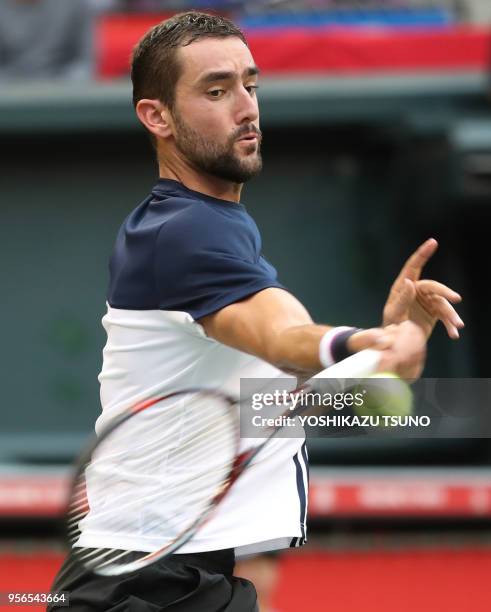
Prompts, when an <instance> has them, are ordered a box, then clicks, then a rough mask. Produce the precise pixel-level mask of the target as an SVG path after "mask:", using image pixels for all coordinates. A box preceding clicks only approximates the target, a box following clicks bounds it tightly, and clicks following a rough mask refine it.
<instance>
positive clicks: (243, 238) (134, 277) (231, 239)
mask: <svg viewBox="0 0 491 612" xmlns="http://www.w3.org/2000/svg"><path fill="white" fill-rule="evenodd" d="M267 287H280V288H283V286H282V285H281V284H280V283H279V282H278V280H277V273H276V270H275V269H274V268H273V266H272V265H271V264H270V263H268V262H267V261H266V260H265V259H264V257H263V256H262V255H261V236H260V234H259V230H258V228H257V226H256V224H255V222H254V220H253V219H252V217H251V216H250V215H249V214H248V213H247V211H246V209H245V206H243V205H242V204H239V203H235V202H228V201H225V200H219V199H217V198H213V197H211V196H208V195H205V194H202V193H199V192H197V191H192V190H191V189H188V188H187V187H185V186H184V185H182V184H181V183H179V182H177V181H173V180H170V179H160V180H159V181H158V183H157V185H156V186H155V188H154V189H153V191H152V193H151V195H150V196H149V197H148V198H147V199H146V200H144V201H143V202H142V203H141V204H140V206H138V207H137V208H136V209H135V210H134V211H133V212H132V213H131V214H130V215H129V216H128V217H127V219H126V220H125V221H124V223H123V225H122V227H121V229H120V230H119V233H118V237H117V240H116V245H115V247H114V251H113V255H112V257H111V262H110V282H109V293H108V302H109V304H110V306H112V307H113V308H123V309H129V310H155V309H160V310H178V311H183V312H187V313H189V314H190V315H191V316H192V317H193V318H194V319H200V318H201V317H204V316H206V315H208V314H211V313H213V312H216V311H218V310H220V309H221V308H223V307H225V306H227V305H229V304H232V303H234V302H237V301H238V300H241V299H244V298H246V297H247V296H249V295H252V294H254V293H256V292H258V291H261V290H262V289H266V288H267Z"/></svg>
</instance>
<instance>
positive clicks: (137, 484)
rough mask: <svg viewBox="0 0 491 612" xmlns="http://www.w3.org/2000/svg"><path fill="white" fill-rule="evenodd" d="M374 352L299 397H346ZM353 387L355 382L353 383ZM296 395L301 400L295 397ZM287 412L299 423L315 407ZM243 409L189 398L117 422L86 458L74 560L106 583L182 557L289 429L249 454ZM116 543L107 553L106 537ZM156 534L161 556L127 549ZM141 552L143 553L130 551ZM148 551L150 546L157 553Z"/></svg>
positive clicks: (197, 394)
mask: <svg viewBox="0 0 491 612" xmlns="http://www.w3.org/2000/svg"><path fill="white" fill-rule="evenodd" d="M379 358H380V353H379V352H377V351H373V350H365V351H361V352H359V353H356V354H355V355H353V356H351V357H349V358H348V359H345V360H344V361H342V362H340V363H338V364H335V365H334V366H332V367H330V368H327V369H326V370H324V371H322V372H320V373H319V374H318V375H317V376H315V377H314V378H311V379H310V380H309V381H307V383H305V384H304V385H302V387H301V388H298V389H296V390H295V392H294V393H293V395H298V394H305V393H307V392H312V391H316V390H318V389H320V388H322V391H323V392H325V391H326V390H331V391H334V392H340V391H346V390H347V389H349V388H350V387H352V386H353V385H355V384H356V383H357V382H359V381H357V380H356V379H359V378H364V377H368V376H370V375H371V374H373V373H374V372H375V371H376V370H377V366H378V363H379ZM350 379H353V380H350ZM290 395H292V394H290ZM292 406H293V404H292V405H287V406H285V407H284V411H283V406H282V408H281V410H282V412H283V414H285V415H287V416H288V417H295V416H296V415H298V414H300V413H304V412H305V411H306V410H308V404H307V403H305V404H304V403H303V402H298V401H297V402H295V408H292ZM239 410H240V402H239V400H237V399H236V398H232V397H230V396H228V395H226V394H224V393H222V392H220V391H216V390H209V389H188V390H184V391H178V392H175V393H170V394H168V395H164V396H162V397H157V398H152V399H150V400H148V401H145V402H141V403H139V404H138V405H136V406H134V407H132V408H131V409H129V410H127V411H126V412H124V413H122V414H120V415H119V416H118V417H117V418H115V419H113V420H112V422H111V423H110V425H109V426H107V427H106V428H105V429H104V430H103V431H101V432H99V435H98V437H97V439H96V440H95V441H94V442H93V443H92V444H91V445H90V446H89V447H88V448H87V449H86V451H85V452H84V453H83V454H82V456H81V457H80V458H79V460H78V462H77V465H76V469H75V476H74V480H73V484H72V487H71V493H70V498H69V504H68V510H67V513H66V517H67V518H66V532H67V536H68V541H69V545H70V546H71V548H72V551H73V557H74V558H75V559H76V560H77V561H78V562H80V563H81V564H82V565H83V566H84V567H85V568H86V569H88V570H90V571H92V572H95V573H96V574H99V575H105V576H115V575H121V574H127V573H130V572H134V571H136V570H138V569H141V568H143V567H146V566H148V565H150V564H151V563H154V562H155V561H157V560H159V559H162V558H163V557H165V556H167V555H170V554H172V553H174V552H176V551H177V550H178V549H179V548H181V547H182V546H183V545H184V544H185V543H186V542H188V541H189V540H190V539H191V538H192V537H193V535H194V534H195V533H196V532H197V531H198V530H199V529H200V528H201V527H202V526H203V525H204V524H205V523H206V521H207V520H208V519H209V518H210V516H211V515H212V513H213V511H214V510H215V508H216V507H217V506H218V505H219V504H220V503H221V502H222V501H223V499H224V498H225V497H226V496H227V495H228V494H229V492H230V490H231V489H232V487H234V485H235V483H236V482H237V480H238V479H239V478H240V476H241V475H242V474H243V473H244V471H245V470H247V468H248V466H249V465H250V464H251V462H252V461H253V460H254V458H255V457H256V456H257V455H258V454H259V453H260V452H261V450H262V449H263V448H264V446H265V445H267V444H268V443H269V442H270V440H272V439H274V438H275V437H277V436H278V433H279V432H280V431H281V429H282V427H281V426H276V427H272V428H271V429H270V430H268V432H267V436H266V437H265V438H264V439H263V440H261V441H260V442H259V444H258V441H257V440H256V441H255V445H251V447H250V448H247V449H246V450H243V445H241V444H239V443H240V441H241V439H240V427H239ZM104 533H105V534H111V533H112V534H122V539H121V537H117V536H114V538H113V539H114V545H115V546H114V547H112V544H113V542H112V541H111V537H106V539H105V540H104V547H102V548H101V547H100V546H99V543H100V537H99V536H100V535H101V534H104ZM131 533H138V534H139V536H140V537H141V538H142V539H143V540H145V536H146V534H151V537H152V543H151V548H152V549H153V550H152V552H148V551H147V552H145V551H138V550H124V549H121V541H124V534H131ZM130 548H134V547H130ZM147 548H148V547H147Z"/></svg>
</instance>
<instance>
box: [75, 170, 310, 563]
mask: <svg viewBox="0 0 491 612" xmlns="http://www.w3.org/2000/svg"><path fill="white" fill-rule="evenodd" d="M268 287H279V288H282V285H281V284H280V283H279V282H278V280H277V274H276V271H275V269H274V268H273V267H272V266H271V264H269V263H268V262H267V261H266V260H265V259H264V257H263V256H262V255H261V238H260V235H259V231H258V229H257V227H256V224H255V223H254V221H253V219H252V218H251V217H250V216H249V214H248V213H247V211H246V209H245V207H244V206H243V205H242V204H238V203H235V202H228V201H224V200H219V199H216V198H213V197H210V196H207V195H204V194H201V193H198V192H195V191H191V190H189V189H187V188H186V187H184V186H183V185H182V184H181V183H178V182H176V181H173V180H168V179H160V180H159V181H158V183H157V185H156V186H155V188H154V189H153V191H152V193H151V195H150V196H149V197H148V198H147V199H146V200H145V201H144V202H143V203H142V204H141V205H140V206H138V207H137V208H136V209H135V210H134V211H133V212H132V213H131V214H130V215H129V217H128V218H127V219H126V220H125V222H124V223H123V225H122V227H121V229H120V231H119V234H118V237H117V240H116V245H115V248H114V252H113V255H112V258H111V263H110V284H109V292H108V305H107V314H106V315H105V316H104V318H103V325H104V328H105V329H106V332H107V344H106V346H105V348H104V361H103V367H102V371H101V374H100V376H99V380H100V383H101V402H102V408H103V410H102V414H101V415H100V417H99V419H98V420H97V423H96V430H97V431H100V429H101V428H102V427H104V425H105V424H106V423H108V422H109V421H110V420H111V419H112V418H113V417H114V416H115V415H117V414H119V413H120V412H121V411H122V410H124V409H126V408H127V407H129V406H131V405H133V404H135V403H137V402H139V401H141V400H144V399H147V398H150V397H152V396H158V395H162V394H165V393H166V392H171V391H175V390H182V389H186V388H190V387H209V388H220V389H223V390H225V391H226V392H228V393H230V394H234V395H236V396H238V395H239V385H240V379H241V378H245V377H250V378H270V377H271V378H272V377H275V376H278V375H279V374H280V372H279V371H278V370H277V369H276V368H275V367H273V366H272V365H270V364H268V363H266V362H264V361H262V360H260V359H258V358H256V357H253V356H251V355H248V354H246V353H243V352H241V351H238V350H235V349H233V348H230V347H228V346H225V345H223V344H221V343H219V342H216V341H215V340H213V339H212V338H209V337H207V336H206V334H205V333H204V330H203V328H202V326H201V325H200V324H199V319H200V318H202V317H204V316H205V315H208V314H211V313H213V312H216V311H218V310H220V309H221V308H224V307H225V306H227V305H229V304H232V303H234V302H236V301H238V300H241V299H244V298H246V297H247V296H250V295H253V294H254V293H257V292H258V291H261V290H263V289H266V288H268ZM250 443H251V441H250V440H244V441H243V445H244V446H248V445H250ZM121 469H122V471H124V466H121ZM115 479H117V475H115ZM150 480H151V474H149V481H150ZM118 486H121V483H118ZM145 486H146V483H145V480H144V479H143V480H142V479H141V478H140V481H139V492H140V493H141V494H144V491H145ZM148 486H152V484H151V482H149V483H148ZM88 493H89V499H90V490H89V492H88ZM109 493H110V492H108V499H110V495H109ZM94 507H95V508H96V507H97V506H96V505H95V506H94ZM306 512H307V454H306V449H305V445H304V440H302V439H298V438H295V439H277V440H273V441H271V443H270V444H269V445H268V446H267V447H266V448H265V449H263V450H262V451H261V453H259V454H258V456H257V458H256V460H255V461H254V463H253V464H252V465H251V466H250V468H249V469H248V470H247V471H246V473H245V474H244V475H243V476H242V477H241V478H240V479H239V480H238V481H237V483H236V484H235V486H234V488H233V490H231V492H230V494H229V495H228V496H227V497H226V498H225V500H224V501H223V502H222V504H221V505H220V506H219V507H218V508H217V511H216V512H215V513H214V514H213V516H212V518H211V519H210V520H209V522H208V523H207V524H206V525H205V526H204V527H203V528H202V529H201V530H200V531H199V532H198V533H197V534H196V535H195V536H194V537H193V539H192V540H190V541H189V542H188V543H187V544H186V545H185V546H184V547H183V548H181V549H180V551H179V552H182V553H191V552H204V551H210V550H219V549H224V548H235V549H236V553H237V554H238V555H240V554H247V553H250V552H259V551H261V550H270V549H274V548H280V547H284V546H298V545H300V544H302V543H303V541H304V540H305V521H306ZM155 513H158V508H155ZM137 523H138V522H137V521H136V522H135V524H137ZM120 529H121V528H120ZM80 543H81V544H83V545H86V546H97V547H104V546H107V547H115V548H121V549H133V550H148V551H151V550H155V549H156V548H158V547H159V544H160V542H159V541H158V539H157V535H156V534H152V532H151V530H150V532H149V530H148V528H146V529H145V530H144V531H140V530H139V529H138V528H134V529H133V530H132V531H131V532H130V533H128V532H127V531H124V532H121V531H116V530H115V529H111V528H110V527H108V526H107V525H105V524H104V523H103V521H99V520H98V516H97V511H96V510H94V511H92V510H91V513H90V515H89V517H88V520H86V521H85V527H84V530H83V533H82V536H81V540H80Z"/></svg>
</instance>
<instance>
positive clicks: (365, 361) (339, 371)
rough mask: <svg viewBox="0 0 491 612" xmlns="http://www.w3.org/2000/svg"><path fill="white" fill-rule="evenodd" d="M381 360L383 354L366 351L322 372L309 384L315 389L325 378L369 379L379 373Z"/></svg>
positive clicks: (371, 350)
mask: <svg viewBox="0 0 491 612" xmlns="http://www.w3.org/2000/svg"><path fill="white" fill-rule="evenodd" d="M380 359H381V352H380V351H374V350H373V349H365V350H364V351H360V352H358V353H355V354H354V355H351V356H350V357H347V358H346V359H343V361H340V362H339V363H335V364H334V365H332V366H330V367H329V368H326V369H325V370H322V372H319V373H318V374H316V375H315V376H313V377H312V378H311V379H310V380H308V381H307V384H308V385H309V386H311V387H312V388H313V389H315V388H316V386H318V385H319V382H318V381H320V380H322V379H324V378H336V379H343V378H367V377H368V376H371V375H372V374H375V372H376V371H377V368H378V365H379V363H380Z"/></svg>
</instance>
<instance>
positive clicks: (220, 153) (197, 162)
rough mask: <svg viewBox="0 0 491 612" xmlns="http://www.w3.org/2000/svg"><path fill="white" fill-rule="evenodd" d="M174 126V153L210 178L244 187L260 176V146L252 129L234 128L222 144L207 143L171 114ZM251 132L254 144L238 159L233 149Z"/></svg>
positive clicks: (250, 126) (258, 132)
mask: <svg viewBox="0 0 491 612" xmlns="http://www.w3.org/2000/svg"><path fill="white" fill-rule="evenodd" d="M174 123H175V125H176V135H175V142H176V147H177V149H178V150H179V151H180V152H181V153H182V154H183V155H184V156H185V157H186V159H188V160H189V161H190V162H191V163H192V164H193V166H195V168H198V169H199V170H202V171H203V172H206V173H207V174H210V175H212V176H215V177H217V178H219V179H223V180H226V181H231V182H232V183H245V182H246V181H248V180H250V179H251V178H253V177H254V176H256V175H257V174H259V173H260V172H261V169H262V167H263V162H262V157H261V150H260V142H261V131H260V130H259V129H258V128H257V127H256V126H254V125H251V124H249V125H244V126H242V127H240V128H238V129H237V130H236V131H235V132H234V133H233V134H232V136H230V137H229V138H228V140H227V141H226V142H225V143H224V144H220V143H218V142H213V141H210V140H209V139H207V138H205V137H204V136H203V135H202V134H200V133H199V132H197V131H196V130H194V129H193V128H191V127H190V126H189V125H187V124H186V123H185V121H183V119H182V117H181V116H180V115H179V114H177V113H174ZM250 132H254V133H255V134H258V136H259V138H258V140H257V143H251V145H250V146H249V147H246V148H245V152H246V154H247V155H246V156H244V157H243V158H241V157H239V156H238V155H237V153H236V152H235V151H234V145H235V142H236V141H237V139H238V138H240V137H241V136H243V135H245V134H248V133H250Z"/></svg>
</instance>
